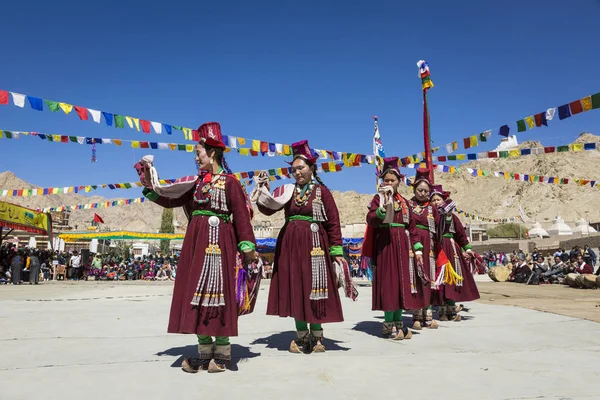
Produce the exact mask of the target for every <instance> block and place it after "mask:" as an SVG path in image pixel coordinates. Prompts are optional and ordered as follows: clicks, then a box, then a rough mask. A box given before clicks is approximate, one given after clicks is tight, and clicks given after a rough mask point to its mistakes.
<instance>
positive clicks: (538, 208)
mask: <svg viewBox="0 0 600 400" xmlns="http://www.w3.org/2000/svg"><path fill="white" fill-rule="evenodd" d="M589 142H596V143H600V136H595V135H591V134H589V133H584V134H582V135H581V136H580V137H579V138H578V139H577V140H576V143H589ZM539 146H541V144H540V143H539V142H532V141H528V142H523V143H521V144H520V145H519V147H520V148H530V147H539ZM472 151H477V149H473V150H472ZM599 162H600V152H598V151H581V152H578V153H573V152H565V153H552V154H541V155H530V156H523V157H516V158H505V159H483V160H477V161H472V162H469V163H466V164H463V165H461V167H462V172H461V173H460V174H446V173H436V176H435V179H436V183H441V184H442V185H444V188H445V189H446V190H450V191H451V192H452V193H453V194H452V198H453V199H454V200H455V201H456V203H457V205H458V207H459V208H461V209H463V210H465V211H468V212H471V213H473V214H476V215H481V216H485V217H490V218H503V217H512V216H518V215H519V206H520V205H522V207H523V210H524V211H525V214H526V215H527V217H528V218H529V220H530V221H533V220H537V221H540V222H544V221H549V220H551V219H552V218H553V217H555V216H557V215H560V216H561V217H563V218H564V219H565V221H575V220H578V219H579V218H585V219H587V220H591V221H600V208H599V207H598V206H597V205H598V199H599V198H600V192H599V190H600V188H598V187H593V188H592V187H590V186H589V185H587V186H578V185H576V184H575V183H574V182H573V179H574V178H581V179H590V180H595V179H597V180H598V181H600V177H599V176H598V173H597V165H598V163H599ZM466 168H479V169H484V170H488V171H491V172H494V171H503V172H504V171H505V172H513V173H519V174H535V175H544V176H554V177H560V178H569V179H570V183H569V184H567V185H551V184H547V183H529V182H518V181H514V180H506V179H504V178H496V177H494V176H493V175H491V176H489V177H473V176H471V175H469V173H468V172H467V171H466ZM30 188H36V186H33V185H31V184H29V183H27V182H25V181H22V180H21V179H19V178H17V177H16V176H15V175H14V174H13V173H12V172H3V173H0V189H30ZM140 192H141V191H140V190H135V189H132V190H128V191H123V192H122V193H123V194H125V193H126V194H127V195H126V196H127V198H130V197H137V196H141V193H140ZM402 193H403V194H404V195H405V196H411V193H410V191H409V189H408V188H406V187H404V188H402ZM333 196H334V198H335V200H336V203H337V205H338V208H339V211H340V216H341V220H342V223H343V224H348V223H358V222H363V221H364V220H365V213H366V207H367V205H368V203H369V201H370V200H371V198H372V194H359V193H356V192H353V191H350V192H344V193H340V192H334V193H333ZM0 200H2V201H8V202H12V203H15V204H20V205H23V206H26V207H30V208H43V207H57V206H61V205H75V204H85V203H93V202H102V201H106V200H107V199H105V198H103V197H100V196H92V197H86V196H82V195H79V194H59V195H49V196H33V197H4V198H0ZM110 200H117V199H110ZM94 212H97V213H99V214H101V215H102V218H103V219H104V221H105V223H106V227H107V228H110V229H115V230H116V229H126V230H132V231H141V232H156V231H157V230H158V229H159V227H160V216H161V208H160V207H159V206H157V205H155V204H153V203H151V202H146V203H143V204H131V205H124V206H119V207H111V208H100V209H95V210H77V211H73V212H72V214H71V224H72V225H73V226H75V225H76V226H77V230H85V229H87V226H89V221H91V219H92V217H93V215H94ZM175 219H176V221H177V222H178V223H179V224H181V230H178V231H183V229H184V228H185V225H186V218H185V216H184V214H183V211H182V210H181V209H178V210H176V211H175ZM264 221H270V223H271V225H273V226H280V225H281V224H282V223H283V213H277V214H276V215H274V216H272V217H265V216H263V215H261V214H260V213H258V212H255V219H254V222H255V224H261V223H264Z"/></svg>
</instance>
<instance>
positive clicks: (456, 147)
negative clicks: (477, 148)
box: [452, 142, 458, 151]
mask: <svg viewBox="0 0 600 400" xmlns="http://www.w3.org/2000/svg"><path fill="white" fill-rule="evenodd" d="M452 149H453V150H454V151H456V150H458V142H452Z"/></svg>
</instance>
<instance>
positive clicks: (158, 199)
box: [142, 182, 197, 208]
mask: <svg viewBox="0 0 600 400" xmlns="http://www.w3.org/2000/svg"><path fill="white" fill-rule="evenodd" d="M196 184H197V182H196ZM195 190H196V185H194V186H192V188H191V189H190V190H188V191H187V192H185V193H184V194H182V195H181V196H180V197H177V198H169V197H164V196H160V195H159V194H158V193H156V192H155V191H154V190H152V189H148V188H144V190H142V194H143V195H144V197H145V198H147V199H148V200H150V201H151V202H153V203H156V204H158V205H159V206H161V207H164V208H177V207H183V206H184V205H186V204H188V203H190V202H191V201H192V198H193V196H194V191H195Z"/></svg>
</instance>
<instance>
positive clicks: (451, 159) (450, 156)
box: [448, 154, 456, 161]
mask: <svg viewBox="0 0 600 400" xmlns="http://www.w3.org/2000/svg"><path fill="white" fill-rule="evenodd" d="M448 160H450V161H456V155H454V154H453V155H449V156H448Z"/></svg>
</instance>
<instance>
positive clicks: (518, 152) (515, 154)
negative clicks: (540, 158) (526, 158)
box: [508, 149, 521, 157]
mask: <svg viewBox="0 0 600 400" xmlns="http://www.w3.org/2000/svg"><path fill="white" fill-rule="evenodd" d="M508 155H509V156H510V157H520V156H521V150H518V149H515V150H510V151H509V152H508Z"/></svg>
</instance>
